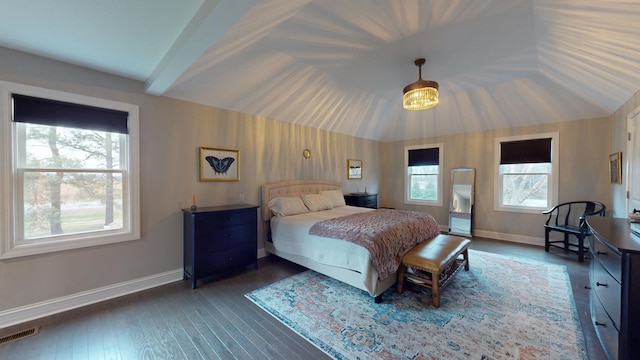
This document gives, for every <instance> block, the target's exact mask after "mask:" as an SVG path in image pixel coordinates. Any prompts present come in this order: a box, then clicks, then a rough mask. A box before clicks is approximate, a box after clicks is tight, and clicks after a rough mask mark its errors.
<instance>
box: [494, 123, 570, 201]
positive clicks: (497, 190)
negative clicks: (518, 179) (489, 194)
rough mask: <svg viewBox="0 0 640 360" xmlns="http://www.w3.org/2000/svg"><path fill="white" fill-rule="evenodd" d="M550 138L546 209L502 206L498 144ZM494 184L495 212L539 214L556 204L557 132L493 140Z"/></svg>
mask: <svg viewBox="0 0 640 360" xmlns="http://www.w3.org/2000/svg"><path fill="white" fill-rule="evenodd" d="M548 138H551V175H550V179H549V186H548V193H547V203H548V206H547V207H544V208H543V207H533V206H513V205H503V204H502V193H503V192H502V185H503V179H502V174H500V148H501V146H500V144H501V143H504V142H509V141H522V140H536V139H548ZM494 149H495V150H494V151H495V152H494V182H493V195H494V198H493V209H494V210H495V211H506V212H515V213H529V214H540V212H541V211H543V210H547V209H548V208H550V207H551V206H553V204H557V203H558V184H559V178H560V177H559V175H560V174H559V169H560V166H559V164H560V161H559V160H560V135H559V133H557V132H551V133H542V134H530V135H520V136H508V137H499V138H496V139H495V146H494Z"/></svg>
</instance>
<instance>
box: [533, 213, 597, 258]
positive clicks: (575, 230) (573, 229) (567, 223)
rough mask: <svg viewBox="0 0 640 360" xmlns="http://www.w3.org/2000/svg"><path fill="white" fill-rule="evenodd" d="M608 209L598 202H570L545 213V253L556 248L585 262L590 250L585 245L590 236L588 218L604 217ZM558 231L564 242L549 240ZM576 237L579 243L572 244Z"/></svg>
mask: <svg viewBox="0 0 640 360" xmlns="http://www.w3.org/2000/svg"><path fill="white" fill-rule="evenodd" d="M606 210H607V207H606V206H605V205H604V204H602V203H600V202H597V201H570V202H566V203H562V204H558V205H556V206H554V207H553V208H551V209H549V210H547V211H544V212H543V214H545V215H548V216H549V217H548V218H547V221H546V222H545V224H544V251H546V252H549V247H556V248H560V249H564V250H565V251H571V252H575V253H576V254H578V261H579V262H583V261H584V254H585V252H586V251H587V250H589V249H588V248H587V247H586V246H585V245H584V239H585V237H587V235H589V227H588V226H587V224H586V221H585V218H586V217H587V216H593V215H600V216H604V215H605V212H606ZM551 231H558V232H561V233H562V234H563V239H562V240H549V233H550V232H551ZM572 237H575V239H576V240H577V242H572V241H571V240H572V239H573V238H572ZM558 243H559V244H560V245H556V244H558Z"/></svg>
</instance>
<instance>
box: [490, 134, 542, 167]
mask: <svg viewBox="0 0 640 360" xmlns="http://www.w3.org/2000/svg"><path fill="white" fill-rule="evenodd" d="M550 162H551V138H545V139H531V140H519V141H507V142H501V143H500V165H508V164H533V163H550Z"/></svg>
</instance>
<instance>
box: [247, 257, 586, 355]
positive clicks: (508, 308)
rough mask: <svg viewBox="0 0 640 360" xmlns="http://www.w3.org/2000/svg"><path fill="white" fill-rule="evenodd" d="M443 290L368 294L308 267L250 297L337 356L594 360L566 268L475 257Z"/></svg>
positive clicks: (408, 289)
mask: <svg viewBox="0 0 640 360" xmlns="http://www.w3.org/2000/svg"><path fill="white" fill-rule="evenodd" d="M469 259H470V264H471V269H470V271H468V272H465V271H461V272H460V273H458V275H456V277H455V278H454V280H453V281H452V282H451V284H450V285H449V286H448V287H446V288H445V289H444V291H442V293H441V300H440V301H441V303H440V307H439V308H434V307H433V306H432V304H431V294H430V290H428V289H425V288H422V287H420V286H415V285H413V286H412V285H409V284H407V285H406V286H405V287H406V289H405V291H404V293H403V294H398V293H397V292H396V290H395V287H391V288H390V289H388V290H387V291H386V292H385V293H384V294H383V302H382V303H380V304H376V303H374V301H373V298H372V297H371V296H370V295H369V294H368V293H366V292H365V291H362V290H359V289H357V288H354V287H352V286H349V285H346V284H344V283H342V282H340V281H337V280H334V279H332V278H328V277H326V276H324V275H321V274H318V273H316V272H314V271H311V270H307V271H304V272H302V273H299V274H297V275H294V276H291V277H289V278H287V279H284V280H281V281H279V282H276V283H274V284H271V285H268V286H265V287H263V288H260V289H257V290H254V291H252V292H250V293H248V294H246V295H245V296H246V297H247V298H248V299H250V300H251V301H253V302H254V303H255V304H256V305H258V306H259V307H261V308H262V309H264V310H265V311H266V312H268V313H269V314H271V315H273V316H274V317H275V318H276V319H278V320H280V321H281V322H282V323H284V324H286V325H287V326H289V327H290V328H291V329H293V330H294V331H295V332H297V333H298V334H300V335H301V336H302V337H304V338H305V339H307V340H308V341H309V342H311V343H312V344H314V345H315V346H317V347H318V348H319V349H321V350H323V351H324V352H325V353H327V354H328V355H329V356H331V357H333V358H335V359H587V355H586V350H585V343H584V336H583V333H582V329H581V326H580V322H579V319H578V313H577V311H576V306H575V302H574V299H573V294H572V292H571V284H570V281H569V276H568V274H567V271H566V267H564V266H560V265H554V264H547V263H543V262H538V261H531V260H526V259H519V258H513V257H506V256H501V255H496V254H491V253H487V252H480V251H474V250H469Z"/></svg>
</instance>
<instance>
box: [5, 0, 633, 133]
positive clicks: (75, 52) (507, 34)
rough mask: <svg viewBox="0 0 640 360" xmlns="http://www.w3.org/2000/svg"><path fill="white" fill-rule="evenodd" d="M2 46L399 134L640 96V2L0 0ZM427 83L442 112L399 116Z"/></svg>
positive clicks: (182, 93)
mask: <svg viewBox="0 0 640 360" xmlns="http://www.w3.org/2000/svg"><path fill="white" fill-rule="evenodd" d="M0 8H1V9H2V11H1V14H2V15H1V19H2V21H0V46H5V47H8V48H14V49H18V50H22V51H26V52H30V53H34V54H37V55H41V56H45V57H50V58H53V59H57V60H62V61H66V62H69V63H73V64H77V65H81V66H86V67H89V68H93V69H98V70H101V71H105V72H109V73H113V74H117V75H121V76H126V77H130V78H133V79H137V80H141V81H143V82H145V88H146V91H147V92H148V93H150V94H154V95H164V96H168V97H172V98H177V99H183V100H187V101H192V102H197V103H202V104H206V105H211V106H215V107H220V108H224V109H229V110H235V111H239V112H244V113H249V114H253V115H257V116H262V117H267V118H272V119H277V120H282V121H288V122H292V123H296V124H302V125H307V126H311V127H316V128H321V129H326V130H330V131H336V132H339V133H343V134H349V135H354V136H359V137H364V138H368V139H375V140H383V141H391V140H401V139H413V138H421V137H431V136H436V135H446V134H456V133H462V132H470V131H478V130H488V129H495V128H505V127H512V126H524V125H529V124H537V123H548V122H557V121H568V120H577V119H588V118H598V117H605V116H609V115H611V114H612V113H613V112H614V111H615V110H617V109H618V108H619V107H620V106H621V105H622V104H624V102H625V101H627V100H628V99H629V98H630V97H631V96H632V95H633V94H634V93H635V92H637V91H638V90H639V89H640V1H638V0H626V1H625V0H617V1H614V0H482V1H478V0H402V1H400V0H173V1H172V0H109V1H95V0H94V1H87V0H57V1H50V0H26V1H15V0H0ZM420 57H424V58H426V59H427V63H426V65H425V66H423V69H422V74H423V78H424V79H426V80H435V81H437V82H438V83H439V84H440V94H441V98H440V104H439V105H438V106H436V107H435V108H433V109H430V110H425V111H417V112H408V111H405V110H403V109H402V103H401V97H402V88H403V87H404V86H405V85H407V84H409V83H411V82H413V81H415V80H417V78H418V68H417V67H416V66H415V65H414V64H413V61H414V60H415V59H416V58H420Z"/></svg>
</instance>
